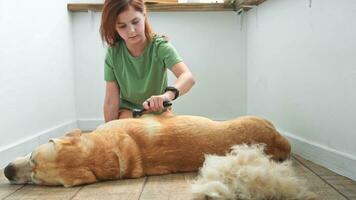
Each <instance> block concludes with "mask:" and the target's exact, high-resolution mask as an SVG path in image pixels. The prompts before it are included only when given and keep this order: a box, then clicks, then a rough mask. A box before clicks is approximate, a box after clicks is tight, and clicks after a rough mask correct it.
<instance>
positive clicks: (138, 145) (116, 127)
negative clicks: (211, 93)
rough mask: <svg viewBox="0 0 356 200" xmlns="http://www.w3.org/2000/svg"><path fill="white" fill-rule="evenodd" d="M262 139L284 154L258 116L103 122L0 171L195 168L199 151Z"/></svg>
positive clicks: (30, 179) (37, 174)
mask: <svg viewBox="0 0 356 200" xmlns="http://www.w3.org/2000/svg"><path fill="white" fill-rule="evenodd" d="M241 143H246V144H252V143H263V144H266V148H265V151H266V153H267V154H268V155H270V156H272V158H273V159H274V160H284V159H286V158H287V157H288V156H289V154H290V151H291V147H290V144H289V142H288V141H287V140H286V139H285V138H284V137H282V136H281V135H280V134H279V133H278V132H277V130H276V129H275V128H274V126H273V125H272V124H271V123H270V122H268V121H266V120H264V119H261V118H258V117H252V116H250V117H240V118H238V119H235V120H229V121H222V122H217V121H212V120H209V119H207V118H203V117H195V116H172V117H162V116H153V115H145V116H143V117H141V118H139V119H123V120H115V121H111V122H108V123H106V124H104V125H101V126H99V127H98V128H97V129H96V130H95V131H93V132H91V133H88V134H81V131H80V130H74V131H72V132H70V133H67V134H66V135H65V136H64V137H61V138H58V139H51V140H50V141H49V142H48V143H46V144H43V145H41V146H39V147H38V148H36V149H35V150H34V151H33V152H32V154H30V155H28V156H26V157H24V158H19V159H17V160H15V161H14V162H11V163H10V164H9V165H8V166H7V167H6V168H5V170H4V173H5V176H6V177H7V178H8V179H9V180H10V182H11V183H14V184H24V183H34V184H40V185H64V186H66V187H69V186H75V185H81V184H88V183H94V182H97V181H100V180H109V179H121V178H135V177H141V176H146V175H157V174H167V173H174V172H188V171H196V170H198V169H199V168H200V167H201V166H202V164H203V161H204V154H217V155H224V154H225V153H226V152H228V151H230V147H232V146H233V145H236V144H241Z"/></svg>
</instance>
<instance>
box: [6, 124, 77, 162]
mask: <svg viewBox="0 0 356 200" xmlns="http://www.w3.org/2000/svg"><path fill="white" fill-rule="evenodd" d="M77 127H78V125H77V120H73V121H69V122H65V123H63V124H60V125H58V126H55V127H52V128H49V129H46V130H44V131H42V132H39V133H37V134H35V135H33V136H31V137H28V138H24V139H23V140H20V141H18V142H16V143H12V144H9V145H7V146H5V147H2V148H1V149H0V168H4V167H5V166H6V165H7V164H8V163H9V162H11V161H13V160H14V158H16V157H19V156H24V155H26V154H28V153H30V152H32V151H33V150H34V149H35V148H36V147H37V146H39V145H41V144H44V143H46V142H48V140H49V139H50V138H56V137H60V136H62V135H63V134H64V133H65V132H67V131H69V130H72V129H75V128H77Z"/></svg>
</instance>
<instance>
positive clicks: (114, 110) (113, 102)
mask: <svg viewBox="0 0 356 200" xmlns="http://www.w3.org/2000/svg"><path fill="white" fill-rule="evenodd" d="M119 107H120V87H119V85H118V84H117V82H116V81H110V82H106V91H105V100H104V118H105V122H108V121H111V120H115V119H118V117H119Z"/></svg>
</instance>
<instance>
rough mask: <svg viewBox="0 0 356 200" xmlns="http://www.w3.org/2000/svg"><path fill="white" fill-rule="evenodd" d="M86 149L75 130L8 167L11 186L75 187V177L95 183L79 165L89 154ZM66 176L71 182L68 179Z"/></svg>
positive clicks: (5, 170)
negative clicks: (85, 177) (27, 184)
mask: <svg viewBox="0 0 356 200" xmlns="http://www.w3.org/2000/svg"><path fill="white" fill-rule="evenodd" d="M89 145H90V144H89ZM87 146H88V144H87V143H86V144H83V141H82V140H81V131H80V130H79V129H76V130H73V131H71V132H69V133H67V134H66V135H65V136H64V137H61V138H58V139H51V140H49V142H48V143H46V144H43V145H40V146H39V147H37V148H36V149H35V150H34V151H33V152H32V153H30V154H28V155H27V156H25V157H21V158H17V159H16V160H15V161H13V162H11V163H10V164H8V165H7V167H6V168H5V169H4V174H5V176H6V178H7V179H9V181H10V183H12V184H26V183H32V184H39V185H64V186H66V185H68V186H70V185H75V183H73V181H75V180H73V178H72V177H76V178H81V177H78V176H88V177H87V178H90V179H93V178H94V180H95V176H94V175H93V174H92V172H90V171H88V170H87V169H85V167H84V166H82V165H81V163H79V162H81V159H80V157H81V156H82V157H83V156H85V154H86V153H87V152H86V149H87ZM66 174H68V177H71V178H72V179H71V180H68V179H66ZM74 174H75V175H74ZM73 175H74V176H73Z"/></svg>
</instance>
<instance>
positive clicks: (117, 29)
mask: <svg viewBox="0 0 356 200" xmlns="http://www.w3.org/2000/svg"><path fill="white" fill-rule="evenodd" d="M100 33H101V37H102V40H103V41H104V42H105V43H106V44H107V45H108V46H109V48H108V50H107V54H106V58H105V68H104V74H105V81H106V94H105V101H104V116H105V122H108V121H111V120H114V119H123V118H130V117H132V109H134V108H142V107H143V108H145V109H146V110H147V111H148V112H161V111H163V109H164V107H163V102H164V101H172V100H174V99H176V98H177V97H178V96H181V95H183V94H185V93H187V92H188V91H189V90H190V88H191V87H192V86H193V85H194V83H195V79H194V77H193V75H192V73H191V71H190V70H189V68H188V67H187V66H186V65H185V64H184V63H183V62H182V59H181V58H180V56H179V55H178V53H177V51H176V50H175V48H174V47H173V46H172V45H171V44H170V43H169V42H168V41H167V40H166V39H165V38H164V37H160V36H157V35H155V34H154V33H153V32H152V29H151V27H150V25H149V23H148V20H147V15H146V9H145V6H144V2H143V0H105V2H104V7H103V13H102V19H101V27H100ZM167 68H168V69H170V70H171V71H172V72H173V74H174V75H175V76H176V78H177V79H176V81H175V83H174V84H173V85H172V86H167ZM164 114H172V111H171V110H170V109H168V110H166V111H164Z"/></svg>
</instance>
